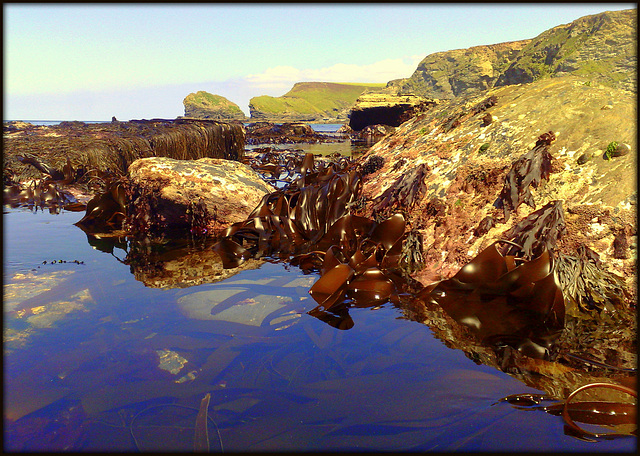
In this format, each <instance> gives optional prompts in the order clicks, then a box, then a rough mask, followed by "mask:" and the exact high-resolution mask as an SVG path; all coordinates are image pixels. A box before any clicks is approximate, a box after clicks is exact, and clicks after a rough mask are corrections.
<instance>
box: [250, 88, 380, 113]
mask: <svg viewBox="0 0 640 456" xmlns="http://www.w3.org/2000/svg"><path fill="white" fill-rule="evenodd" d="M385 86H386V84H385V83H337V82H299V83H297V84H295V85H294V86H293V88H292V89H291V90H290V91H289V92H287V93H285V94H284V95H282V96H281V97H271V96H268V95H262V96H259V97H253V98H252V99H251V101H250V106H251V108H252V109H253V110H256V111H260V112H265V113H270V114H280V113H300V114H319V113H323V112H327V113H329V112H332V111H335V110H344V109H349V108H350V107H351V106H352V105H353V103H355V101H356V99H357V98H358V97H359V96H360V95H361V94H362V93H363V92H365V91H367V90H377V89H382V88H384V87H385Z"/></svg>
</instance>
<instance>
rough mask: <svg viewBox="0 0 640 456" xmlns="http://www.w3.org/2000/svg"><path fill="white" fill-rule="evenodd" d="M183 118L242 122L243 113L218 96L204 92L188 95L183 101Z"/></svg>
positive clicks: (233, 104)
mask: <svg viewBox="0 0 640 456" xmlns="http://www.w3.org/2000/svg"><path fill="white" fill-rule="evenodd" d="M183 104H184V115H185V117H195V118H199V119H215V120H234V119H236V120H243V119H244V118H245V115H244V113H243V112H242V110H241V109H240V107H239V106H238V105H237V104H235V103H233V102H231V101H229V100H227V99H226V98H225V97H223V96H220V95H213V94H211V93H209V92H205V91H204V90H200V91H198V92H196V93H190V94H189V95H187V96H186V97H185V99H184V101H183Z"/></svg>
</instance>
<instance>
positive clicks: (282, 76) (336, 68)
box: [244, 55, 424, 90]
mask: <svg viewBox="0 0 640 456" xmlns="http://www.w3.org/2000/svg"><path fill="white" fill-rule="evenodd" d="M423 57H424V56H420V55H412V56H409V57H403V58H398V59H385V60H380V61H378V62H375V63H372V64H369V65H355V64H347V63H337V64H335V65H332V66H330V67H325V68H317V69H315V68H306V69H299V68H295V67H292V66H276V67H272V68H268V69H267V70H265V71H263V72H262V73H258V74H251V75H249V76H247V77H246V78H244V79H245V81H246V82H247V83H248V84H249V85H251V86H252V87H255V88H263V89H269V90H275V89H282V90H287V89H290V88H291V86H292V85H293V84H294V83H296V82H304V81H321V82H388V81H390V80H392V79H399V78H408V77H409V76H411V75H412V74H413V72H414V71H415V69H416V67H417V66H418V63H419V62H420V60H422V58H423Z"/></svg>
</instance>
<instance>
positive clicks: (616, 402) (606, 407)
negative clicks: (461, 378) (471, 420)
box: [499, 378, 638, 442]
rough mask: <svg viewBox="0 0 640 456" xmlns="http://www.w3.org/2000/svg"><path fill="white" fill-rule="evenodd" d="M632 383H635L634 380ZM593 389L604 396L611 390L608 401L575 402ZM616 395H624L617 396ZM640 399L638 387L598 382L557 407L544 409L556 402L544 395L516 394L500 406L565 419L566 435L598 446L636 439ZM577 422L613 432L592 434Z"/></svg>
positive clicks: (605, 398) (578, 390) (553, 405)
mask: <svg viewBox="0 0 640 456" xmlns="http://www.w3.org/2000/svg"><path fill="white" fill-rule="evenodd" d="M631 380H632V381H634V383H635V379H634V378H632V379H631ZM594 389H596V390H597V389H599V390H600V391H601V392H604V390H608V392H607V394H606V397H603V398H598V397H597V396H595V397H594V396H593V395H588V394H587V395H585V399H586V400H582V401H579V402H578V401H575V400H574V399H575V398H576V397H578V396H579V395H584V394H583V392H584V391H586V390H594ZM613 391H617V392H620V393H622V394H618V395H614V394H612V392H613ZM625 396H627V397H625ZM637 396H638V393H637V388H635V387H633V388H630V387H627V386H624V385H621V384H617V383H603V382H596V383H588V384H586V385H583V386H581V387H579V388H577V389H575V390H574V391H573V392H571V394H569V395H568V396H567V398H566V399H565V400H564V401H554V402H555V403H553V404H550V405H541V403H542V402H544V401H553V399H552V398H551V397H548V396H545V395H541V394H514V395H511V396H507V397H504V398H502V399H500V401H499V402H508V403H509V404H511V405H512V406H513V407H514V408H517V409H520V410H542V411H545V412H547V413H549V414H551V415H559V416H562V419H563V420H564V422H565V426H564V432H565V434H566V435H570V436H572V437H575V438H578V439H580V440H585V441H587V442H596V441H599V440H611V439H614V438H621V437H622V438H624V437H627V438H628V437H633V436H636V435H637V432H638V431H637V429H638V418H637V403H635V402H636V399H637ZM625 399H626V400H625ZM629 399H632V401H630V400H629ZM577 422H579V423H584V424H589V425H592V426H593V425H596V426H600V427H601V428H608V429H609V431H610V432H593V431H589V430H587V429H584V428H583V427H581V426H579V425H578V424H577Z"/></svg>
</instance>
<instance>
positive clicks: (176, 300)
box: [3, 209, 633, 451]
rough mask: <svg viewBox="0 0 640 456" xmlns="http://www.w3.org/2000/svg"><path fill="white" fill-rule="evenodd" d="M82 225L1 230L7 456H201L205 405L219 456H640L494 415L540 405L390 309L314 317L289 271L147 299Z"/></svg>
mask: <svg viewBox="0 0 640 456" xmlns="http://www.w3.org/2000/svg"><path fill="white" fill-rule="evenodd" d="M7 211H8V212H7ZM81 216H82V214H81V213H72V212H63V213H61V214H58V215H52V214H49V213H46V212H45V213H43V212H37V213H32V212H29V211H26V210H19V209H9V210H6V212H5V214H4V216H3V217H4V246H5V260H4V261H5V263H4V292H5V313H4V316H5V327H4V334H5V343H4V355H5V359H4V361H5V401H4V402H5V410H4V411H5V436H4V437H5V439H4V442H5V448H6V449H17V450H20V449H21V450H28V449H45V448H48V449H64V448H67V449H74V450H113V451H115V450H118V451H133V450H136V449H140V450H143V451H144V450H160V449H164V450H167V449H168V450H183V451H190V450H191V449H192V448H193V439H194V437H193V436H194V427H195V421H196V415H197V409H198V407H199V404H200V400H201V399H202V398H203V397H204V395H205V394H206V393H210V394H211V403H210V406H209V426H208V432H209V439H210V447H211V449H212V450H213V451H218V450H220V449H223V450H225V451H234V450H235V451H258V450H385V451H386V450H419V451H426V450H437V451H452V450H456V451H457V450H465V451H466V450H469V451H475V450H482V451H493V450H509V451H516V450H528V451H537V450H544V451H552V450H554V451H555V450H589V451H598V450H612V449H617V450H624V449H627V450H629V449H632V448H633V446H632V443H633V441H632V440H631V441H630V440H621V441H614V442H601V443H598V444H593V443H586V442H581V441H579V440H577V439H574V438H572V437H568V436H565V435H564V434H563V430H562V428H563V426H562V421H561V418H560V417H555V416H551V415H548V414H546V413H544V412H537V411H522V410H516V409H514V408H513V407H512V406H510V405H508V403H506V402H502V403H499V404H495V403H496V401H498V400H499V399H500V398H502V397H504V396H507V395H510V394H518V393H527V392H533V393H536V392H539V391H536V390H533V389H531V388H529V387H526V386H525V385H523V384H522V383H520V382H519V381H517V380H515V379H513V378H511V377H510V376H508V375H507V374H504V373H502V372H499V371H497V370H495V369H493V368H490V367H487V366H483V365H476V364H475V363H474V362H473V361H471V360H470V359H468V358H467V357H465V356H464V354H463V353H462V352H461V351H458V350H452V349H449V348H447V347H446V346H445V345H444V344H443V343H442V342H441V341H440V340H438V339H436V338H435V337H434V336H433V335H432V333H431V331H430V329H429V328H428V327H427V326H424V325H422V324H420V323H417V322H413V321H408V320H406V319H403V318H402V313H401V311H400V310H399V309H396V308H394V307H393V306H392V305H391V304H385V305H383V306H380V307H376V308H367V309H359V308H353V309H351V310H350V314H351V316H352V318H353V320H354V322H355V325H354V327H353V328H352V329H350V330H347V331H341V330H338V329H335V328H333V327H331V326H329V325H327V324H326V323H323V322H322V321H320V320H318V319H316V318H313V317H311V316H310V315H307V314H306V312H307V311H309V310H311V309H312V308H313V307H315V302H314V301H313V300H312V299H311V298H310V297H309V295H308V288H309V286H310V285H311V284H312V283H313V282H314V281H315V280H317V276H315V275H314V274H311V275H304V274H303V273H302V272H301V271H300V270H299V269H298V268H295V267H292V266H288V265H287V264H285V263H263V264H262V266H260V267H259V268H258V269H253V270H247V271H243V272H240V273H238V274H236V275H234V276H232V277H230V278H229V279H227V280H225V281H223V282H218V283H208V284H202V285H198V286H194V287H189V288H174V289H155V288H148V287H146V286H145V285H144V284H143V283H141V282H139V281H137V280H136V279H135V278H134V276H133V275H132V274H131V271H130V268H129V266H127V265H125V264H122V263H121V262H120V261H118V258H120V259H122V258H123V257H124V256H125V255H126V253H125V252H124V251H121V250H120V249H117V248H116V249H114V251H113V255H112V254H109V253H105V252H102V251H100V250H96V249H94V248H92V247H91V246H90V245H89V243H88V242H87V237H86V235H85V234H84V232H83V231H81V230H80V229H79V228H77V227H75V226H74V225H73V223H74V222H76V221H77V220H79V219H80V217H81ZM52 260H56V263H54V264H51V263H52ZM59 260H63V261H66V263H59ZM74 260H77V261H78V263H80V264H78V263H75V262H72V261H74ZM45 261H46V262H47V263H46V264H43V262H45ZM221 301H222V302H224V307H225V308H224V309H223V310H221V311H216V306H219V305H221ZM212 312H213V313H214V314H215V315H212ZM210 317H215V318H216V319H202V318H210ZM542 436H544V437H542Z"/></svg>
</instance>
